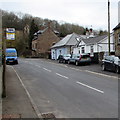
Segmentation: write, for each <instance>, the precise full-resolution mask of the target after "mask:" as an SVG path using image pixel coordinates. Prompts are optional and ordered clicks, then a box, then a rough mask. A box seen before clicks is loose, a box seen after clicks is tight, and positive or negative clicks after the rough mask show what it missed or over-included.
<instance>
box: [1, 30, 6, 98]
mask: <svg viewBox="0 0 120 120" xmlns="http://www.w3.org/2000/svg"><path fill="white" fill-rule="evenodd" d="M5 51H6V30H4V37H3V61H2V62H3V72H2V97H3V98H4V97H6V84H5V83H6V52H5Z"/></svg>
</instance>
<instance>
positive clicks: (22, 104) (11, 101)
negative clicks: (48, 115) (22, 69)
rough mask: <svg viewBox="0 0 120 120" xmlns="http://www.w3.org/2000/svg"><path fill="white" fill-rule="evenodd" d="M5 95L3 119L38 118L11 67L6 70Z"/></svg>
mask: <svg viewBox="0 0 120 120" xmlns="http://www.w3.org/2000/svg"><path fill="white" fill-rule="evenodd" d="M6 94H7V97H6V98H3V100H2V115H3V118H38V116H37V114H36V112H35V110H34V108H33V106H32V104H31V101H30V99H29V97H28V96H27V93H26V91H25V89H24V88H23V86H22V84H21V82H20V80H19V78H18V77H17V75H16V73H15V71H14V70H13V69H12V68H11V66H7V69H6Z"/></svg>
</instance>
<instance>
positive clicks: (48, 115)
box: [41, 113, 56, 119]
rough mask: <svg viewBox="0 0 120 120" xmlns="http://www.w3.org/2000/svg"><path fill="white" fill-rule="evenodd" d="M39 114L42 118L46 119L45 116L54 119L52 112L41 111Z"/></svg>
mask: <svg viewBox="0 0 120 120" xmlns="http://www.w3.org/2000/svg"><path fill="white" fill-rule="evenodd" d="M41 116H42V118H43V119H46V118H47V119H54V118H56V117H55V115H54V114H53V113H42V115H41Z"/></svg>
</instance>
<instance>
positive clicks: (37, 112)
mask: <svg viewBox="0 0 120 120" xmlns="http://www.w3.org/2000/svg"><path fill="white" fill-rule="evenodd" d="M11 67H12V69H13V70H14V72H15V73H16V75H17V77H18V79H19V81H20V83H21V85H22V86H23V88H24V90H25V92H26V94H27V96H28V97H29V99H30V102H31V104H32V106H33V108H34V110H35V112H36V114H37V116H38V118H42V116H41V113H40V111H39V109H38V107H37V105H36V104H35V102H34V101H33V99H32V97H31V95H30V93H29V92H28V90H27V88H26V86H25V85H24V83H23V82H22V79H21V78H20V76H19V75H18V73H17V71H16V70H15V69H14V67H13V66H11Z"/></svg>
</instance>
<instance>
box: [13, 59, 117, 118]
mask: <svg viewBox="0 0 120 120" xmlns="http://www.w3.org/2000/svg"><path fill="white" fill-rule="evenodd" d="M11 67H12V68H13V69H14V71H15V72H16V74H17V76H18V78H19V79H20V81H21V83H22V84H23V86H24V87H25V89H26V92H27V94H28V96H29V97H30V99H31V100H32V102H33V104H34V107H35V108H36V111H37V114H38V115H40V114H44V113H53V114H54V115H55V116H56V117H57V118H118V79H117V76H113V75H112V76H111V75H108V74H103V73H97V72H93V71H90V70H87V69H83V66H82V67H81V66H77V67H78V68H79V69H77V67H72V66H71V65H66V64H59V63H55V62H52V61H48V60H44V59H19V64H18V65H13V66H11ZM81 68H82V69H81ZM85 68H87V67H86V66H85Z"/></svg>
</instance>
